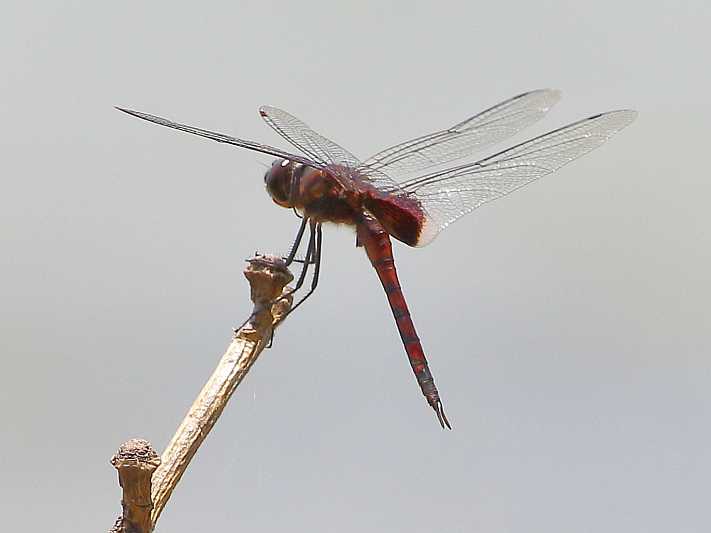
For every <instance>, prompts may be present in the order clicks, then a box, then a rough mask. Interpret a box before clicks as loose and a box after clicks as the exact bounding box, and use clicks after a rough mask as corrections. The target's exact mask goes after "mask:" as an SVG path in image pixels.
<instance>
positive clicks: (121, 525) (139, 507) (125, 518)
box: [111, 439, 160, 533]
mask: <svg viewBox="0 0 711 533" xmlns="http://www.w3.org/2000/svg"><path fill="white" fill-rule="evenodd" d="M111 464H112V465H114V467H115V468H116V470H118V476H119V484H120V485H121V488H122V489H123V497H122V498H121V505H122V507H123V514H122V515H121V516H120V517H119V519H118V520H117V521H116V523H115V524H114V529H112V531H117V532H118V531H121V532H124V533H150V532H151V531H152V530H153V525H152V523H151V509H152V508H153V504H152V503H151V476H152V475H153V472H154V471H155V469H156V468H157V467H158V465H159V464H160V459H159V458H158V454H157V453H156V452H155V450H154V449H153V446H151V444H150V443H149V442H148V441H145V440H142V439H131V440H129V441H126V442H124V443H123V444H122V445H121V447H120V448H119V449H118V451H117V452H116V455H114V456H113V458H112V459H111Z"/></svg>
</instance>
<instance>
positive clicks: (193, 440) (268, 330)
mask: <svg viewBox="0 0 711 533" xmlns="http://www.w3.org/2000/svg"><path fill="white" fill-rule="evenodd" d="M244 275H245V276H246V278H247V280H248V281H249V284H250V289H251V295H250V297H251V299H252V302H254V310H253V312H252V314H251V315H250V318H249V320H248V321H247V322H246V323H245V324H244V325H243V326H242V327H241V328H240V329H239V330H237V331H236V332H235V335H234V338H233V340H232V343H231V344H230V345H229V346H228V347H227V351H226V352H225V354H224V355H223V356H222V359H220V362H219V363H218V364H217V368H216V369H215V371H214V372H213V374H212V376H210V379H208V381H207V383H206V384H205V386H204V387H203V388H202V390H201V391H200V394H198V397H197V398H196V399H195V401H194V402H193V405H192V406H191V407H190V409H189V410H188V413H187V415H186V416H185V418H184V419H183V422H182V423H181V424H180V426H179V427H178V430H177V431H176V432H175V435H173V438H172V439H171V441H170V443H169V444H168V447H167V448H166V450H165V451H164V452H163V455H162V456H161V459H160V466H158V468H157V469H156V471H155V473H154V475H153V480H152V481H153V483H152V488H150V482H151V479H150V477H149V479H148V482H149V488H150V497H149V498H148V499H147V501H148V505H149V507H148V509H149V510H150V529H146V530H141V529H136V530H128V529H126V524H127V522H126V520H125V518H124V520H123V526H124V529H123V530H121V529H115V531H123V532H124V533H129V531H131V532H132V533H133V531H135V533H144V531H145V532H149V531H152V528H154V527H155V525H156V522H157V521H158V517H160V514H161V512H162V511H163V509H164V508H165V505H166V503H167V502H168V499H169V498H170V495H171V494H172V493H173V490H174V489H175V486H176V485H177V484H178V482H179V481H180V478H181V477H182V476H183V473H184V472H185V470H186V469H187V467H188V464H190V460H191V459H192V458H193V456H194V455H195V453H196V452H197V450H198V448H199V447H200V445H201V444H202V442H203V441H204V440H205V438H206V437H207V435H208V433H209V432H210V430H211V429H212V427H213V426H214V425H215V423H216V422H217V419H218V418H219V417H220V415H221V414H222V411H223V410H224V408H225V406H226V405H227V402H228V401H229V399H230V397H231V396H232V393H233V392H234V391H235V389H236V388H237V386H238V385H239V384H240V382H241V381H242V379H243V378H244V376H245V375H246V374H247V372H248V371H249V369H250V368H251V367H252V365H253V364H254V362H255V361H256V360H257V357H258V356H259V354H260V353H261V352H262V350H263V349H264V348H265V346H266V345H267V344H268V343H269V341H270V340H271V338H272V334H273V331H274V328H275V327H276V326H277V325H278V324H279V323H280V322H281V320H282V319H283V318H285V316H286V314H287V312H288V311H289V309H290V308H291V304H292V297H291V295H289V296H285V297H283V298H280V299H279V300H278V301H276V302H275V299H276V298H277V297H279V296H280V295H282V294H285V293H287V292H288V287H286V285H287V283H289V282H291V281H292V280H293V276H292V275H291V273H290V272H289V271H288V270H287V268H286V265H285V263H284V261H283V260H282V259H281V258H277V257H272V256H257V257H255V258H253V259H250V260H249V261H248V265H247V268H246V269H245V271H244ZM285 287H286V288H285ZM122 486H123V483H122ZM124 490H125V489H124ZM151 506H152V507H151ZM124 516H125V515H124ZM142 518H143V517H142ZM117 525H120V521H117V523H116V525H115V526H114V527H115V528H116V526H117ZM112 531H113V530H112Z"/></svg>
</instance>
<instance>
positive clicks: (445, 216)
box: [399, 110, 637, 246]
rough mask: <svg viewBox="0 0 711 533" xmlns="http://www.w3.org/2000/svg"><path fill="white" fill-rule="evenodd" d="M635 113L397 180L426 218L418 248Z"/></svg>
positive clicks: (615, 114)
mask: <svg viewBox="0 0 711 533" xmlns="http://www.w3.org/2000/svg"><path fill="white" fill-rule="evenodd" d="M636 116H637V113H636V112H635V111H629V110H622V111H611V112H609V113H602V114H599V115H594V116H592V117H589V118H586V119H583V120H580V121H578V122H574V123H572V124H569V125H568V126H564V127H562V128H560V129H557V130H554V131H551V132H549V133H546V134H544V135H541V136H539V137H536V138H534V139H531V140H529V141H527V142H524V143H521V144H519V145H516V146H514V147H512V148H509V149H508V150H504V151H502V152H499V153H498V154H495V155H493V156H491V157H487V158H485V159H482V160H480V161H477V162H476V163H470V164H467V165H462V166H459V167H455V168H451V169H448V170H445V171H440V172H435V173H432V174H429V175H426V176H422V177H419V178H415V179H412V180H409V181H406V182H403V183H400V184H399V185H400V187H402V189H403V190H404V191H405V192H406V193H408V194H410V195H412V196H414V197H415V198H417V199H418V200H419V202H420V204H421V205H422V207H423V208H424V210H425V211H426V212H427V215H428V218H427V220H426V222H425V226H424V228H423V230H422V234H421V236H420V238H419V239H418V243H417V246H424V245H425V244H428V243H429V242H431V241H432V239H434V238H435V237H436V236H437V234H438V233H439V232H440V231H441V230H443V229H444V228H446V227H447V226H448V225H449V224H451V223H452V222H454V221H455V220H457V219H458V218H459V217H461V216H462V215H465V214H466V213H469V212H470V211H473V210H474V209H476V208H477V207H479V206H481V205H483V204H485V203H487V202H490V201H492V200H495V199H497V198H501V197H502V196H506V195H507V194H509V193H511V192H513V191H515V190H516V189H518V188H520V187H523V186H524V185H526V184H527V183H531V182H532V181H535V180H537V179H538V178H540V177H542V176H545V175H546V174H550V173H551V172H555V171H556V170H558V169H559V168H561V167H562V166H564V165H566V164H568V163H570V162H571V161H573V160H574V159H577V158H578V157H580V156H582V155H584V154H586V153H588V152H589V151H591V150H593V149H595V148H597V147H598V146H600V145H601V144H602V143H604V142H605V141H606V140H607V139H608V138H610V137H611V136H612V135H614V134H615V133H617V132H618V131H619V130H621V129H622V128H624V127H625V126H627V125H629V124H630V123H631V122H632V121H633V120H634V119H635V117H636Z"/></svg>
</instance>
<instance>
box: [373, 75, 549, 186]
mask: <svg viewBox="0 0 711 533" xmlns="http://www.w3.org/2000/svg"><path fill="white" fill-rule="evenodd" d="M559 99H560V92H559V91H557V90H553V89H539V90H535V91H529V92H526V93H523V94H519V95H517V96H514V97H513V98H509V99H508V100H506V101H504V102H501V103H500V104H497V105H495V106H493V107H490V108H489V109H487V110H485V111H482V112H481V113H479V114H477V115H474V116H472V117H470V118H468V119H466V120H464V121H463V122H460V123H459V124H456V125H454V126H452V127H451V128H448V129H446V130H442V131H437V132H434V133H431V134H429V135H425V136H422V137H417V138H415V139H411V140H409V141H406V142H403V143H400V144H397V145H395V146H392V147H390V148H387V149H385V150H383V151H382V152H379V153H377V154H375V155H374V156H372V157H370V158H368V159H366V160H365V161H364V162H363V163H362V165H361V167H360V168H359V170H360V171H361V172H362V173H364V174H368V173H369V172H372V171H379V172H381V173H385V174H387V175H388V176H390V177H392V178H394V179H395V180H402V179H405V178H407V177H411V176H412V175H413V174H415V173H418V172H421V171H423V170H426V169H430V168H432V167H434V166H437V165H441V164H443V163H448V162H450V161H455V160H457V159H461V158H463V157H467V156H470V155H471V154H473V153H475V152H476V151H478V150H481V149H483V148H486V147H487V146H490V145H492V144H494V143H497V142H499V141H501V140H503V139H506V138H507V137H511V136H513V135H515V134H516V133H518V132H519V131H520V130H522V129H523V128H525V127H527V126H529V125H531V124H533V123H534V122H536V121H538V120H540V119H541V118H542V117H543V116H544V115H545V114H546V113H547V112H548V110H549V109H550V108H551V107H552V106H553V105H554V104H555V103H556V102H558V100H559Z"/></svg>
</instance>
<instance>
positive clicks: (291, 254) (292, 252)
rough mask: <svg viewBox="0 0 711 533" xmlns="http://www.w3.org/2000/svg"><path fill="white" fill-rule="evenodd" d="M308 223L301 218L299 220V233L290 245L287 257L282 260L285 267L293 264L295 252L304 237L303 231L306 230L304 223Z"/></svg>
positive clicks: (304, 218) (306, 219) (305, 219)
mask: <svg viewBox="0 0 711 533" xmlns="http://www.w3.org/2000/svg"><path fill="white" fill-rule="evenodd" d="M307 221H308V218H306V217H303V218H302V219H301V226H300V227H299V231H298V232H297V234H296V238H295V239H294V244H292V245H291V250H290V251H289V255H287V256H286V257H285V258H284V261H285V262H286V266H287V267H288V266H289V265H290V264H291V263H293V262H294V258H295V257H296V252H297V251H298V250H299V245H300V244H301V239H302V238H303V236H304V230H306V222H307Z"/></svg>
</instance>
